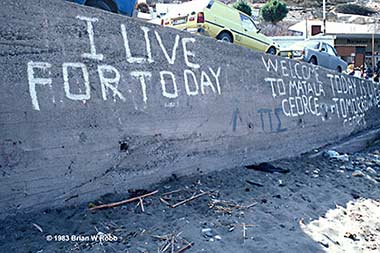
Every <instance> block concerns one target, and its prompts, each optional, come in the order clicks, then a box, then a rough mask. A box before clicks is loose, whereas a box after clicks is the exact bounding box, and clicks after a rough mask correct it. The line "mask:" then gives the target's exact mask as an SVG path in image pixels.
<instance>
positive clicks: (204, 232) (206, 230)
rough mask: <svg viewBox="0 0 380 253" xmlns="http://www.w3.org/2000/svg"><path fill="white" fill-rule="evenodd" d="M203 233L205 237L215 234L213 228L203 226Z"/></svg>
mask: <svg viewBox="0 0 380 253" xmlns="http://www.w3.org/2000/svg"><path fill="white" fill-rule="evenodd" d="M202 234H203V236H205V237H213V236H214V234H213V231H212V229H211V228H203V229H202Z"/></svg>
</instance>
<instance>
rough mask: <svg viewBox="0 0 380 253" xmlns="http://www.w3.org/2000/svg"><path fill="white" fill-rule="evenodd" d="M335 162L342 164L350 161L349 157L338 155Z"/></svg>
mask: <svg viewBox="0 0 380 253" xmlns="http://www.w3.org/2000/svg"><path fill="white" fill-rule="evenodd" d="M336 159H337V160H339V161H342V162H348V161H349V160H350V158H349V156H348V155H347V154H344V155H339V156H337V157H336Z"/></svg>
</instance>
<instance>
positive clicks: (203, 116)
mask: <svg viewBox="0 0 380 253" xmlns="http://www.w3.org/2000/svg"><path fill="white" fill-rule="evenodd" d="M0 7H1V8H0V13H1V15H0V20H1V22H0V33H1V40H0V73H1V75H0V85H1V89H0V217H3V216H6V215H8V214H11V213H14V212H15V211H18V210H35V209H39V208H46V207H56V206H62V205H71V204H76V203H81V202H84V201H88V200H90V199H92V198H96V197H98V196H100V195H102V194H105V193H109V192H114V191H120V192H122V191H126V190H127V189H130V188H134V187H143V186H144V185H147V184H149V183H151V182H157V181H158V180H160V179H162V178H164V177H166V176H169V175H171V174H172V173H176V174H189V173H194V172H197V171H199V170H202V171H210V170H219V169H223V168H228V167H234V166H240V165H248V164H252V163H257V162H262V161H270V160H273V159H278V158H283V157H291V156H297V155H299V154H301V153H303V152H306V151H310V150H313V149H315V148H318V147H320V146H323V145H326V144H329V143H334V142H336V141H339V140H341V139H342V138H346V137H347V136H349V135H351V134H353V133H356V132H359V131H362V130H366V129H372V128H376V127H378V126H379V118H380V117H379V116H380V113H379V112H380V110H379V108H378V106H379V100H380V96H379V93H380V87H379V84H375V83H372V82H369V81H363V80H359V79H356V78H351V77H348V76H345V75H340V74H336V73H334V72H330V71H327V70H326V69H323V68H318V67H314V66H311V65H308V64H304V63H299V62H295V61H291V60H286V59H283V58H279V57H272V56H269V55H265V54H262V53H258V52H254V51H251V50H248V49H246V48H242V47H238V46H234V45H231V44H226V43H222V42H216V41H215V40H213V39H210V38H205V37H199V36H192V35H190V34H188V33H183V32H179V31H176V30H172V29H164V28H162V27H158V26H154V25H150V24H146V23H143V22H140V21H137V20H133V19H130V18H127V17H124V16H119V15H114V14H111V13H106V12H103V11H100V10H96V9H92V8H86V7H82V6H77V5H75V4H72V3H67V2H64V1H58V0H57V1H42V0H28V1H26V2H25V3H23V4H20V3H18V2H16V1H11V0H3V1H1V3H0Z"/></svg>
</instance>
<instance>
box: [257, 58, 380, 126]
mask: <svg viewBox="0 0 380 253" xmlns="http://www.w3.org/2000/svg"><path fill="white" fill-rule="evenodd" d="M262 61H263V64H264V66H265V68H266V70H267V71H268V72H270V73H274V74H276V75H277V76H278V74H280V75H281V76H282V77H284V78H274V77H268V78H265V82H266V83H267V84H269V85H270V87H271V91H272V97H273V98H281V107H282V112H283V113H284V115H286V116H287V117H298V116H302V115H308V114H310V115H314V116H318V117H320V118H321V119H322V120H326V119H329V118H331V116H329V115H332V116H333V115H335V116H336V117H338V118H342V119H343V123H344V124H346V123H348V124H350V125H351V124H365V120H364V116H365V113H366V112H367V111H368V110H369V109H370V108H372V107H374V106H377V107H380V87H379V84H378V83H375V82H371V81H366V80H362V79H359V78H353V77H349V76H345V75H342V74H331V73H327V74H326V76H325V77H327V80H328V83H323V82H322V81H321V80H325V79H326V78H325V77H323V78H322V76H320V74H319V72H318V67H314V66H308V65H306V64H301V63H298V62H292V61H286V60H277V59H275V60H272V59H270V58H268V59H265V58H264V57H262ZM284 79H285V80H287V81H285V80H284ZM326 93H328V94H326Z"/></svg>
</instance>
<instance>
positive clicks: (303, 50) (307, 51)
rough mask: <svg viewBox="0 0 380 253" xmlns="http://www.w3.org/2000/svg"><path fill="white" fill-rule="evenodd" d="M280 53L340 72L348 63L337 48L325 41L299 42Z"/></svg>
mask: <svg viewBox="0 0 380 253" xmlns="http://www.w3.org/2000/svg"><path fill="white" fill-rule="evenodd" d="M280 54H281V56H288V57H289V58H293V59H295V60H302V61H305V62H309V63H311V64H314V65H320V66H322V67H325V68H328V69H332V70H336V71H337V72H339V73H341V72H342V71H343V70H346V68H347V63H346V62H345V61H344V60H342V59H341V58H340V56H338V54H337V52H336V50H335V48H334V47H332V46H331V45H329V44H327V43H325V42H319V41H310V40H307V41H301V42H297V43H295V44H293V45H292V46H290V47H289V48H286V49H283V50H281V53H280Z"/></svg>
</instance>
